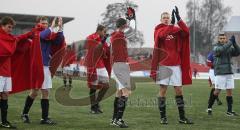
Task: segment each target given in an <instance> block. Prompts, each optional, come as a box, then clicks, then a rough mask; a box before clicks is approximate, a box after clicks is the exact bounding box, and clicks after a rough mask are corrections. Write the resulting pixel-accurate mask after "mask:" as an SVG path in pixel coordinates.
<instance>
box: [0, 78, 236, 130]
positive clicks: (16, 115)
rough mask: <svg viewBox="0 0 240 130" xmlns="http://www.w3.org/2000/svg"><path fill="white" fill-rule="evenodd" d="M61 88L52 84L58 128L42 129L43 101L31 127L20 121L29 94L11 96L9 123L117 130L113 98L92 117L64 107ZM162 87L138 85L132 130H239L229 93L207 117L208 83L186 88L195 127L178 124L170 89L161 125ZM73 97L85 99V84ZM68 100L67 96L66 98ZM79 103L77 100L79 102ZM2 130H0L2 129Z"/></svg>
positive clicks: (129, 112) (128, 115)
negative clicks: (164, 122) (229, 105)
mask: <svg viewBox="0 0 240 130" xmlns="http://www.w3.org/2000/svg"><path fill="white" fill-rule="evenodd" d="M61 86H62V80H61V79H59V78H55V79H54V80H53V89H52V90H51V96H50V117H51V118H52V119H54V120H55V121H56V122H57V123H58V124H57V125H56V126H46V125H40V124H39V122H40V118H41V109H40V108H41V106H40V98H39V97H38V99H36V100H35V102H34V104H33V106H32V108H31V111H30V113H29V114H30V119H31V124H24V123H22V121H21V120H20V114H21V112H22V109H23V105H24V101H25V98H26V95H27V94H28V92H23V93H19V94H15V95H11V96H10V98H9V116H8V117H9V121H11V122H13V124H15V125H16V126H17V127H18V129H19V130H48V129H49V130H115V129H118V128H116V127H113V126H110V125H109V121H110V119H111V117H112V111H113V100H114V96H111V97H109V98H107V99H105V100H104V101H103V102H102V104H101V107H102V109H103V110H104V113H103V114H99V115H92V114H90V113H89V106H64V105H62V104H60V103H59V102H58V101H57V100H56V98H55V92H56V89H57V88H59V87H61ZM158 90H159V87H157V86H156V85H155V84H154V83H153V82H152V83H141V82H139V83H137V84H136V90H135V91H134V92H133V93H132V95H131V97H130V98H129V101H128V106H127V108H126V112H125V114H124V119H125V121H126V122H127V123H128V125H129V128H128V129H129V130H148V129H151V130H186V129H189V130H190V129H191V130H208V129H209V130H212V129H214V130H228V129H229V130H230V129H231V130H235V129H236V130H237V129H239V128H240V117H228V116H226V109H227V104H226V100H225V95H226V92H225V91H222V93H221V95H220V99H221V101H222V102H223V105H221V106H217V105H214V107H213V115H212V116H208V115H207V113H206V108H207V101H208V96H209V92H210V90H211V89H210V88H209V85H208V81H207V80H194V81H193V85H192V86H187V87H184V99H185V104H186V106H185V107H186V116H187V117H188V118H190V119H192V120H193V121H194V123H195V124H194V125H181V124H178V111H177V107H176V104H175V99H174V97H175V96H174V90H173V88H171V87H170V88H169V90H168V92H167V93H168V94H167V95H168V96H167V117H168V122H169V124H168V125H161V124H160V123H159V122H160V120H159V118H160V116H159V111H158V107H157V102H156V101H157V95H158ZM70 95H71V97H72V98H74V99H79V98H82V97H86V96H87V95H88V88H87V87H86V82H83V81H79V80H74V81H73V88H72V89H71V91H70ZM63 96H65V95H63ZM233 96H234V105H233V109H234V110H235V111H236V112H237V113H240V81H239V80H236V81H235V89H234V91H233ZM76 101H78V100H76ZM0 129H1V128H0Z"/></svg>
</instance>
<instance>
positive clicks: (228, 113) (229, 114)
mask: <svg viewBox="0 0 240 130" xmlns="http://www.w3.org/2000/svg"><path fill="white" fill-rule="evenodd" d="M226 114H227V116H238V114H237V113H236V112H234V111H231V112H227V113H226Z"/></svg>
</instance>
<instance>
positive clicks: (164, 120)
mask: <svg viewBox="0 0 240 130" xmlns="http://www.w3.org/2000/svg"><path fill="white" fill-rule="evenodd" d="M160 124H163V125H167V124H168V121H167V118H166V117H165V118H161V121H160Z"/></svg>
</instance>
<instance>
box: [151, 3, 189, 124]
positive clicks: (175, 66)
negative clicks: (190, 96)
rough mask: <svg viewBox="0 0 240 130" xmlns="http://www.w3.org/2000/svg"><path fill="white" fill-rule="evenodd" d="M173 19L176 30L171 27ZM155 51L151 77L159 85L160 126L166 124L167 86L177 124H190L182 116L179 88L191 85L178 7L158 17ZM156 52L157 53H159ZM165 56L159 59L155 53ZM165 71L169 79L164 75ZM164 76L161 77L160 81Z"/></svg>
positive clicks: (185, 35) (185, 36) (186, 36)
mask: <svg viewBox="0 0 240 130" xmlns="http://www.w3.org/2000/svg"><path fill="white" fill-rule="evenodd" d="M175 16H176V19H177V21H178V22H177V24H178V26H179V27H177V26H174V24H175ZM154 41H155V49H154V52H153V58H152V68H151V75H150V76H151V77H152V78H153V79H154V80H155V81H156V84H159V85H160V91H159V97H158V105H159V111H160V116H161V122H160V123H161V124H168V121H167V116H166V92H167V89H168V86H174V89H175V94H176V97H175V99H176V103H177V107H178V111H179V117H180V119H179V123H182V124H193V122H192V121H191V120H189V119H188V118H186V117H185V110H184V100H183V91H182V85H187V84H191V83H192V75H191V68H190V45H189V29H188V27H187V26H186V24H185V23H184V22H183V20H182V19H181V17H180V15H179V11H178V8H177V7H175V10H173V11H172V19H171V18H170V14H169V13H167V12H164V13H162V14H161V23H160V24H159V25H158V26H156V28H155V33H154ZM159 51H160V52H159ZM161 53H162V54H163V53H166V54H167V56H166V57H165V58H164V59H163V60H160V58H159V57H160V56H161V55H159V54H161ZM166 72H169V76H167V75H166ZM163 77H164V78H163Z"/></svg>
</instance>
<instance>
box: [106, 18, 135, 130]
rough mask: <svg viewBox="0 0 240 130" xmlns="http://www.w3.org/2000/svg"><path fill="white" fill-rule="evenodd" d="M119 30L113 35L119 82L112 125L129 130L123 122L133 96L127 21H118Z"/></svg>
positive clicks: (116, 74) (114, 59) (114, 63)
mask: <svg viewBox="0 0 240 130" xmlns="http://www.w3.org/2000/svg"><path fill="white" fill-rule="evenodd" d="M116 27H117V30H116V31H115V32H113V33H112V34H111V39H110V41H111V49H112V52H111V53H112V59H113V66H112V69H113V70H112V74H113V76H114V78H115V80H116V82H117V92H116V97H115V100H114V110H113V117H112V121H111V125H115V126H118V127H120V128H127V127H128V125H127V124H126V123H125V122H124V121H123V114H124V111H125V108H126V104H127V100H128V97H129V95H130V94H131V84H130V68H129V65H128V64H127V62H128V50H127V41H126V37H125V35H124V30H125V29H126V28H127V27H128V25H127V21H126V20H125V19H123V18H119V19H118V20H117V21H116Z"/></svg>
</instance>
